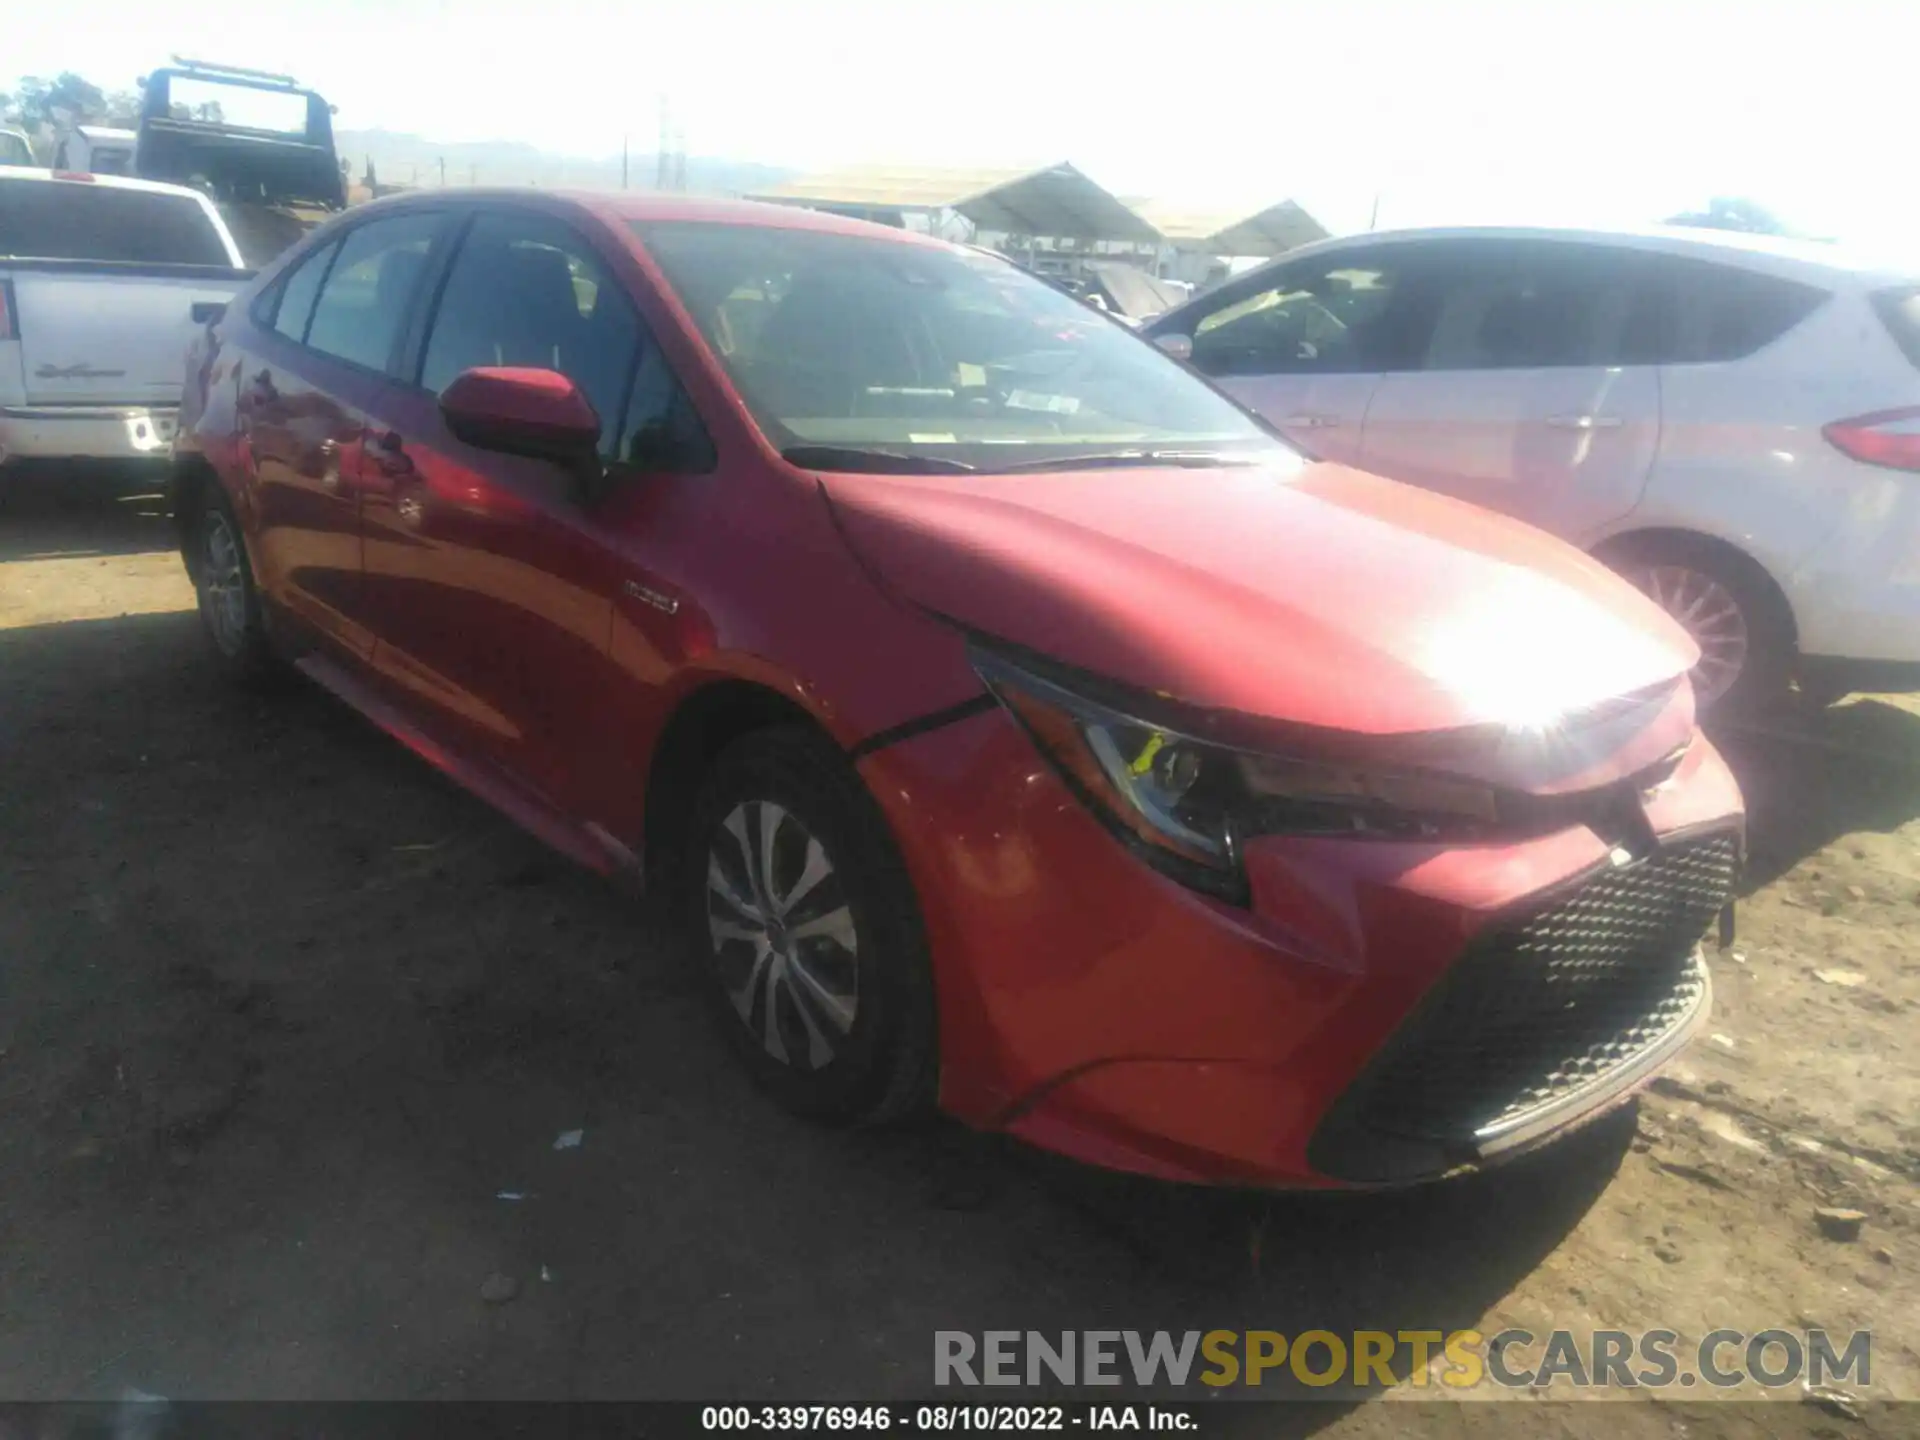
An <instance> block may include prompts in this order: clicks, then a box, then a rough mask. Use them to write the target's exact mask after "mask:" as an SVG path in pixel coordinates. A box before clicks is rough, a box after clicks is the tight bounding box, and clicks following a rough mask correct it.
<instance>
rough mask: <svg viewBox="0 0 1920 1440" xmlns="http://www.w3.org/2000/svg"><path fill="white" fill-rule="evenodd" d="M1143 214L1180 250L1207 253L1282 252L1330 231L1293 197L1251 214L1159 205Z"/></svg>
mask: <svg viewBox="0 0 1920 1440" xmlns="http://www.w3.org/2000/svg"><path fill="white" fill-rule="evenodd" d="M1141 214H1142V215H1143V216H1145V218H1146V219H1147V220H1148V221H1149V222H1151V223H1152V225H1153V227H1154V229H1155V230H1157V231H1159V233H1160V234H1161V235H1163V236H1165V237H1166V239H1167V241H1168V242H1169V243H1170V244H1172V245H1173V247H1174V248H1175V249H1177V250H1189V251H1194V252H1197V253H1200V254H1205V255H1261V256H1267V255H1283V254H1285V253H1286V252H1287V251H1289V250H1292V249H1294V248H1296V247H1297V246H1301V245H1307V244H1311V243H1312V242H1313V241H1315V240H1325V239H1326V238H1327V236H1328V234H1329V233H1330V232H1329V231H1328V230H1327V228H1326V226H1324V225H1322V224H1321V223H1320V222H1319V221H1318V220H1316V219H1314V218H1313V216H1311V215H1309V214H1308V213H1307V212H1306V211H1305V210H1303V209H1301V208H1300V206H1299V205H1297V204H1295V203H1294V202H1293V201H1291V200H1282V201H1280V202H1279V203H1278V204H1275V205H1269V206H1267V208H1266V209H1264V210H1256V211H1255V212H1254V213H1253V214H1251V215H1239V216H1235V215H1195V214H1188V213H1183V212H1180V211H1175V210H1172V209H1171V208H1163V207H1160V206H1156V205H1145V206H1142V207H1141Z"/></svg>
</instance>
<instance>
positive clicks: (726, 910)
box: [679, 728, 936, 1123]
mask: <svg viewBox="0 0 1920 1440" xmlns="http://www.w3.org/2000/svg"><path fill="white" fill-rule="evenodd" d="M687 840H688V843H687V844H686V846H685V848H684V867H685V868H684V869H683V870H682V873H681V884H680V887H679V893H680V898H681V901H682V903H683V906H684V910H683V914H684V931H685V941H686V944H687V946H688V947H689V949H690V950H691V952H692V953H693V955H694V957H695V960H696V963H697V964H698V965H699V967H700V969H701V971H702V975H703V979H704V982H705V988H706V991H707V994H708V996H709V997H710V999H711V1001H712V1004H713V1008H714V1009H715V1011H716V1014H717V1017H718V1021H719V1024H720V1026H721V1029H722V1030H723V1032H724V1033H725V1034H726V1035H727V1037H728V1039H729V1040H730V1041H731V1043H732V1044H733V1046H734V1048H735V1049H736V1051H737V1052H738V1053H739V1054H740V1056H741V1058H742V1059H743V1060H744V1061H745V1063H746V1065H747V1067H748V1069H749V1070H751V1071H752V1072H753V1075H754V1077H755V1078H756V1079H757V1080H758V1081H759V1082H760V1084H761V1085H762V1086H763V1087H764V1088H765V1089H766V1090H767V1091H768V1092H769V1093H771V1094H772V1095H773V1096H774V1098H775V1099H777V1100H778V1101H780V1103H782V1104H783V1105H785V1106H787V1107H788V1108H789V1109H792V1110H794V1111H797V1112H799V1113H801V1114H805V1115H809V1116H812V1117H814V1118H817V1119H821V1120H827V1121H834V1122H840V1123H848V1122H855V1121H865V1122H870V1123H871V1122H879V1121H886V1120H894V1119H899V1118H902V1117H904V1116H907V1115H909V1114H913V1113H915V1112H918V1111H920V1110H923V1109H925V1108H926V1107H927V1106H928V1105H929V1104H930V1103H931V1101H932V1096H933V1088H934V1082H935V1078H936V1065H935V1053H936V1050H935V1035H934V1004H933V982H932V973H931V970H930V967H929V964H928V958H927V944H926V938H925V934H924V931H923V929H922V926H921V921H920V914H919V907H918V905H917V903H916V901H915V898H914V894H913V889H912V885H911V883H910V881H909V880H908V878H907V874H906V868H905V865H904V863H903V862H902V860H901V858H900V855H899V852H898V850H897V849H896V848H895V846H894V843H893V838H892V836H891V835H890V834H889V833H888V831H887V828H886V824H885V821H884V819H883V818H882V816H881V814H880V812H879V809H878V807H877V806H876V805H875V804H874V802H873V800H872V798H871V797H870V796H869V795H868V794H867V792H866V788H865V786H864V785H862V783H861V781H860V778H859V776H858V775H857V774H855V773H854V772H853V770H852V768H851V767H850V766H849V765H848V764H847V763H846V761H845V760H844V759H843V758H842V757H841V755H840V754H839V752H838V751H837V750H836V749H835V748H834V747H833V746H832V745H831V744H829V743H827V742H826V741H825V740H824V739H822V738H820V737H817V736H815V735H813V734H811V733H810V732H808V731H806V730H804V729H799V728H782V729H778V730H769V731H760V732H756V733H754V734H751V735H748V736H747V737H746V738H744V739H742V740H740V741H738V742H736V743H735V744H734V745H732V746H731V747H729V748H728V749H727V750H726V751H725V752H724V753H722V755H721V756H720V758H719V759H718V761H716V762H715V764H714V767H713V769H712V771H711V772H710V773H709V774H708V775H707V777H706V780H705V782H704V784H703V785H702V787H701V791H700V796H699V799H698V800H697V801H696V803H695V806H694V813H693V820H692V824H691V825H690V827H689V834H688V836H687Z"/></svg>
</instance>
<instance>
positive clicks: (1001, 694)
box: [975, 652, 1499, 893]
mask: <svg viewBox="0 0 1920 1440" xmlns="http://www.w3.org/2000/svg"><path fill="white" fill-rule="evenodd" d="M975 665H976V668H977V669H978V670H979V672H980V676H981V678H982V679H983V680H984V681H985V682H986V684H987V686H988V688H989V689H990V690H992V691H993V693H994V695H995V696H996V697H997V698H998V699H999V700H1000V702H1001V703H1002V704H1003V705H1005V706H1006V708H1007V709H1008V710H1009V711H1010V712H1011V713H1012V714H1013V715H1014V717H1015V718H1016V719H1018V720H1019V721H1020V723H1021V724H1022V726H1024V728H1025V729H1026V730H1027V732H1028V734H1030V735H1031V736H1032V737H1033V740H1034V742H1035V744H1037V745H1038V746H1039V747H1040V749H1041V751H1042V753H1044V754H1045V755H1046V756H1047V758H1048V759H1050V760H1051V761H1052V762H1053V763H1054V765H1055V767H1056V768H1057V769H1058V770H1059V771H1060V772H1061V774H1062V775H1063V776H1064V777H1065V778H1066V779H1067V781H1068V783H1069V784H1070V785H1071V786H1072V788H1073V789H1074V790H1075V791H1076V792H1078V793H1079V796H1080V798H1081V800H1082V801H1084V802H1085V803H1086V804H1088V805H1089V806H1090V807H1092V808H1093V809H1094V811H1095V812H1096V813H1097V814H1098V815H1099V816H1100V818H1101V819H1103V820H1105V821H1106V822H1107V823H1108V825H1109V826H1110V827H1112V828H1114V829H1116V830H1117V831H1118V832H1119V833H1120V834H1122V835H1123V837H1125V838H1127V839H1129V840H1130V841H1133V842H1135V844H1136V848H1138V847H1145V850H1144V852H1143V853H1145V854H1146V855H1147V858H1149V859H1152V860H1154V861H1155V862H1156V863H1162V868H1165V869H1169V870H1171V871H1172V872H1173V873H1175V874H1176V875H1178V877H1179V878H1181V879H1183V880H1186V881H1188V882H1189V883H1197V884H1200V885H1202V886H1203V887H1204V888H1207V889H1211V890H1215V891H1218V892H1223V893H1231V892H1232V891H1233V890H1235V889H1237V880H1238V875H1239V868H1240V865H1239V856H1238V853H1237V851H1238V847H1239V845H1240V844H1241V842H1242V841H1244V840H1245V839H1247V838H1248V837H1251V836H1254V835H1272V834H1292V835H1329V836H1335V835H1337V836H1355V837H1376V838H1388V839H1433V838H1439V837H1442V836H1449V835H1452V836H1459V837H1461V838H1471V837H1474V836H1476V835H1480V834H1484V833H1486V832H1488V831H1490V830H1492V829H1493V827H1494V825H1495V823H1496V822H1497V821H1498V819H1499V809H1498V803H1497V800H1496V798H1495V795H1494V792H1493V790H1492V789H1491V788H1489V787H1488V786H1485V785H1481V784H1478V783H1477V782H1474V781H1471V780H1458V779H1453V778H1450V777H1447V776H1441V775H1429V774H1418V773H1410V772H1403V773H1396V772H1390V771H1385V770H1378V769H1370V768H1364V767H1357V766H1353V765H1347V764H1340V763H1331V762H1323V761H1316V760H1310V759H1304V758H1297V757H1292V756H1279V755H1268V754H1257V753H1252V752H1249V751H1245V750H1236V749H1231V748H1228V747H1226V746H1222V745H1218V744H1214V743H1211V742H1208V741H1205V740H1199V739H1196V738H1194V737H1193V736H1191V735H1187V734H1183V733H1181V732H1180V731H1178V730H1172V729H1168V728H1165V727H1163V726H1158V725H1154V724H1151V723H1148V722H1146V721H1142V720H1139V719H1136V718H1134V717H1132V716H1129V715H1126V714H1123V713H1122V712H1120V711H1118V710H1116V709H1114V708H1112V707H1111V706H1110V705H1106V704H1102V703H1100V702H1097V701H1094V700H1089V699H1088V698H1086V697H1085V696H1082V695H1078V694H1076V693H1074V692H1073V691H1071V690H1068V689H1065V688H1063V687H1062V686H1060V685H1058V684H1056V683H1055V682H1053V681H1050V680H1046V679H1043V678H1041V677H1039V676H1037V675H1034V674H1032V673H1031V672H1030V671H1027V670H1024V669H1022V668H1019V667H1017V666H1014V665H1011V664H1009V663H1008V662H1006V661H1004V660H1001V659H1000V658H999V657H998V656H993V655H989V654H986V653H984V652H981V653H976V656H975ZM1163 862H1164V863H1163Z"/></svg>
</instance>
